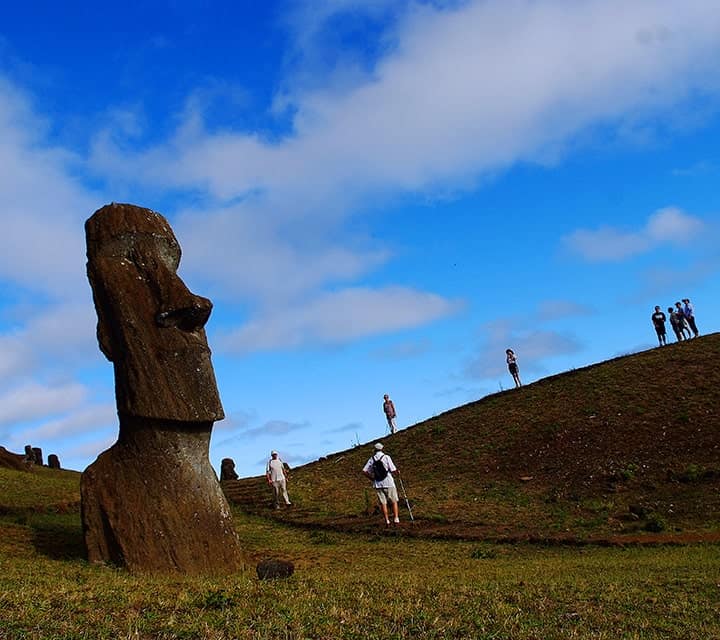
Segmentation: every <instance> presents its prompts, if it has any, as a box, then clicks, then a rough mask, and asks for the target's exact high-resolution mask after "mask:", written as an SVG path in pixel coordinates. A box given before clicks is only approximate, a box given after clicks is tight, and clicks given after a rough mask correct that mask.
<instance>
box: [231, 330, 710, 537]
mask: <svg viewBox="0 0 720 640" xmlns="http://www.w3.org/2000/svg"><path fill="white" fill-rule="evenodd" d="M718 361H720V334H713V335H709V336H704V337H701V338H698V339H695V340H691V341H688V342H686V343H680V344H672V345H668V346H667V347H663V348H656V349H652V350H649V351H645V352H642V353H638V354H634V355H630V356H625V357H620V358H616V359H614V360H610V361H607V362H603V363H600V364H597V365H592V366H590V367H586V368H583V369H579V370H574V371H569V372H566V373H562V374H559V375H555V376H552V377H549V378H545V379H543V380H540V381H538V382H536V383H534V384H531V385H528V386H525V387H522V388H521V389H513V390H509V391H505V392H502V393H497V394H494V395H492V396H488V397H486V398H483V399H481V400H479V401H477V402H472V403H470V404H467V405H464V406H461V407H459V408H457V409H454V410H452V411H448V412H446V413H443V414H441V415H439V416H436V417H433V418H431V419H429V420H426V421H424V422H421V423H419V424H417V425H414V426H412V427H410V428H407V429H404V430H402V431H401V432H399V433H397V434H396V435H393V436H387V437H386V438H384V439H383V442H384V444H385V450H386V452H387V453H389V454H390V455H392V457H393V459H394V460H395V462H396V464H397V466H398V467H399V469H400V471H401V473H402V476H401V477H402V479H403V482H404V486H405V488H406V490H407V493H408V496H409V498H410V502H411V505H412V508H413V512H414V516H415V522H414V523H413V524H411V523H409V522H408V514H407V510H406V509H403V512H404V513H403V514H402V515H403V520H404V523H403V524H402V525H401V529H402V531H403V533H408V534H413V535H431V536H450V537H462V538H480V539H533V538H534V539H568V540H605V541H631V540H656V539H686V540H690V539H716V538H720V371H718V367H717V363H718ZM371 453H372V443H368V444H367V445H362V446H360V447H356V448H353V449H349V450H347V451H342V452H339V453H337V454H334V455H331V456H328V457H327V458H326V459H323V460H320V461H318V462H314V463H311V464H308V465H304V466H302V467H298V468H297V469H295V470H293V474H292V478H291V482H290V484H289V489H290V492H291V496H292V499H293V500H294V503H295V506H294V507H293V508H292V509H289V510H282V511H280V512H272V511H271V510H270V509H269V497H270V496H269V489H268V487H267V486H266V485H265V482H264V478H262V477H255V478H245V479H241V480H238V481H235V482H229V483H224V488H225V491H226V494H227V495H228V497H229V499H230V500H231V501H232V502H234V503H235V504H237V505H239V506H240V507H241V508H243V509H244V510H246V511H249V512H252V513H260V514H265V515H268V516H269V517H277V518H280V519H283V520H286V521H288V522H293V523H296V524H298V525H305V526H318V527H327V528H337V529H345V530H372V529H377V528H378V524H379V522H380V519H379V518H378V517H377V516H374V515H373V512H374V510H375V497H374V493H373V492H372V491H371V490H370V487H369V483H368V481H367V479H365V478H364V476H362V475H361V473H360V470H361V468H362V466H363V464H364V463H365V461H366V460H367V458H368V457H369V455H371ZM403 507H404V505H403Z"/></svg>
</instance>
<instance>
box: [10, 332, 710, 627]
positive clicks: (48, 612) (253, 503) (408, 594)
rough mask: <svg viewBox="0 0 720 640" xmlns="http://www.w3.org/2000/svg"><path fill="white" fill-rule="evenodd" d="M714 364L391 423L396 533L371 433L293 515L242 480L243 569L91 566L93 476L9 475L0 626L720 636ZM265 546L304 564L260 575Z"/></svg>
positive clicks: (615, 374)
mask: <svg viewBox="0 0 720 640" xmlns="http://www.w3.org/2000/svg"><path fill="white" fill-rule="evenodd" d="M718 357H720V336H718V335H713V336H706V337H703V338H700V339H698V340H693V341H689V342H688V344H680V345H677V346H675V345H671V346H668V347H665V348H663V349H653V350H651V351H648V352H644V353H642V354H637V355H633V356H630V357H628V358H621V359H618V360H615V361H610V362H607V363H601V364H599V365H597V366H593V367H588V368H586V369H580V370H576V371H572V372H568V373H566V374H563V375H560V376H553V377H552V378H548V379H545V380H541V381H539V382H538V383H536V384H533V385H528V386H527V387H523V388H522V389H519V390H515V389H513V390H511V391H508V392H506V393H501V394H496V395H494V396H491V397H488V398H486V399H483V400H481V401H478V402H475V403H471V404H469V405H465V406H464V407H459V408H458V409H455V410H453V411H449V412H447V413H445V414H442V415H439V416H437V417H435V418H433V419H431V420H428V421H426V422H424V423H421V424H418V425H415V426H414V427H412V428H408V429H405V430H402V431H401V432H400V433H398V434H396V435H394V436H391V437H388V438H386V439H385V442H386V446H387V450H388V452H389V453H391V455H393V458H394V459H395V461H396V462H397V463H398V466H399V468H400V469H401V472H402V474H403V476H402V477H403V479H404V482H405V484H406V486H407V491H408V494H409V495H410V499H411V501H412V503H413V510H414V511H415V514H416V522H415V524H411V523H410V522H408V521H407V515H406V514H407V512H406V510H405V508H404V505H402V506H403V509H402V519H403V523H402V525H401V527H400V528H398V529H390V530H386V529H384V528H382V527H380V520H379V518H378V517H377V515H372V514H371V511H372V508H373V507H374V504H375V498H374V495H373V493H372V491H371V490H370V489H369V487H368V484H367V482H366V481H365V480H364V479H363V478H362V477H361V475H360V473H359V470H360V468H361V467H362V465H363V463H364V462H365V460H366V459H367V457H368V455H369V453H370V451H369V447H356V448H353V449H351V450H348V451H345V452H340V453H337V454H334V455H332V456H328V458H327V460H323V461H322V462H319V463H317V464H315V465H306V466H305V467H301V468H299V469H296V470H293V474H292V477H291V482H290V485H289V489H290V493H291V496H292V499H293V502H294V503H295V506H294V507H293V509H288V510H281V511H279V512H275V511H274V510H272V509H269V508H268V497H269V496H268V494H267V486H266V484H265V483H264V482H262V479H260V481H259V482H258V481H256V480H257V479H245V480H242V481H240V482H238V483H237V484H236V486H235V488H236V489H238V490H239V489H242V490H246V492H245V493H242V492H241V493H239V494H238V495H241V496H242V495H244V496H245V498H244V501H245V502H244V503H243V502H242V501H240V502H239V503H240V504H242V508H241V507H240V506H237V507H235V508H234V513H235V524H236V529H237V531H238V534H239V536H240V539H241V540H242V545H243V548H244V549H245V552H246V557H247V566H246V568H245V569H244V570H242V571H239V572H237V573H236V574H235V575H232V576H223V577H213V576H205V577H190V576H174V577H162V576H135V575H130V574H128V573H127V572H125V571H122V570H118V569H114V568H109V567H101V566H92V565H89V564H88V563H87V562H85V561H84V559H83V558H84V550H83V544H82V532H81V527H80V512H79V509H80V507H79V474H77V473H74V472H67V471H53V470H49V469H35V470H34V471H33V472H32V473H24V472H20V471H9V470H4V469H0V640H23V639H28V640H30V639H33V640H35V639H38V640H40V639H43V640H45V639H47V640H61V639H62V640H69V639H81V638H83V639H84V638H87V639H90V638H92V639H95V638H108V639H110V638H112V639H116V638H120V639H128V640H150V639H153V640H155V639H160V640H175V639H198V640H200V639H208V640H221V639H222V640H230V639H248V640H256V639H263V638H273V639H293V640H294V639H297V640H304V639H328V640H329V639H332V640H335V639H342V638H348V639H355V638H357V639H358V640H360V639H362V640H372V639H376V638H377V639H380V638H392V639H405V638H407V639H410V638H431V639H432V638H448V639H455V638H462V639H465V638H467V639H488V640H489V639H495V640H497V639H507V640H555V639H557V640H560V639H562V640H565V639H582V640H585V639H593V640H631V639H633V640H634V639H637V640H667V639H678V640H680V639H682V640H720V604H719V603H720V546H719V545H718V544H717V543H715V544H714V543H711V542H709V541H712V540H715V541H717V540H718V539H720V536H719V535H718V534H719V533H720V464H719V463H718V458H717V443H718V435H717V434H718V433H720V417H719V416H720V413H718V409H717V407H718V406H720V373H719V372H718V369H717V367H715V366H714V363H715V362H717V359H718ZM678 370H682V371H683V389H682V395H678V393H676V392H675V391H674V390H673V388H672V387H670V386H667V385H672V384H674V380H675V379H676V372H677V371H678ZM438 461H441V462H447V461H450V465H449V467H448V466H447V465H443V464H441V463H439V462H438ZM339 479H343V481H339ZM251 511H254V512H255V513H256V515H251V514H250V512H251ZM257 514H261V515H257ZM128 517H132V514H128ZM284 520H286V522H285V521H284ZM526 539H533V540H546V541H547V540H553V541H554V542H555V544H553V545H550V546H545V545H542V544H529V543H517V544H509V543H508V542H507V541H508V540H526ZM699 539H702V540H705V541H706V543H705V544H694V543H693V541H694V540H699ZM492 540H505V543H493V542H492ZM588 540H602V541H603V543H604V544H608V543H614V544H615V545H616V546H610V547H608V546H604V544H603V546H595V545H592V544H585V543H587V541H588ZM663 540H665V541H668V540H672V541H673V542H674V543H682V544H675V545H673V546H668V545H666V546H640V545H639V544H638V543H640V542H643V543H647V542H652V543H653V544H655V543H657V542H658V541H663ZM560 543H562V544H560ZM621 545H624V546H621ZM271 556H274V557H279V558H282V559H285V560H291V561H292V562H293V563H294V564H295V567H296V571H295V575H294V576H293V577H291V578H290V579H287V580H280V581H270V582H264V581H260V580H258V579H257V577H256V575H255V572H254V567H255V564H256V563H257V562H258V561H259V560H260V559H263V558H267V557H271Z"/></svg>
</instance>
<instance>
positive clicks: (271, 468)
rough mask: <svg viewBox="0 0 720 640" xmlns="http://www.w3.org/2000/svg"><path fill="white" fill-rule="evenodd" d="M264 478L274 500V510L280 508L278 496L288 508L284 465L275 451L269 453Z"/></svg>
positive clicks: (289, 503) (288, 500)
mask: <svg viewBox="0 0 720 640" xmlns="http://www.w3.org/2000/svg"><path fill="white" fill-rule="evenodd" d="M265 477H266V478H267V481H268V484H269V485H270V486H271V487H272V489H273V498H274V500H275V508H276V509H279V508H280V496H281V495H282V497H283V500H284V501H285V504H286V505H287V506H290V505H291V504H292V502H290V497H289V496H288V492H287V472H286V471H285V463H284V462H283V461H282V460H280V458H279V457H278V452H277V451H272V452H270V460H268V463H267V469H266V470H265Z"/></svg>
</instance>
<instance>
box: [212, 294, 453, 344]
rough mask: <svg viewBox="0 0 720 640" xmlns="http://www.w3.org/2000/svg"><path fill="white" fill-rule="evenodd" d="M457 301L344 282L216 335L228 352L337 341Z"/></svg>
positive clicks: (406, 322) (409, 321)
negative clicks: (337, 288) (335, 289)
mask: <svg viewBox="0 0 720 640" xmlns="http://www.w3.org/2000/svg"><path fill="white" fill-rule="evenodd" d="M459 306H460V303H458V302H452V301H448V300H446V299H445V298H442V297H441V296H437V295H434V294H430V293H423V292H420V291H415V290H413V289H408V288H403V287H386V288H383V289H367V288H348V289H344V290H341V291H338V292H333V293H324V294H321V295H319V296H317V297H316V298H314V299H312V300H307V301H304V302H303V304H302V306H299V307H290V308H283V309H272V310H271V311H270V312H269V313H267V314H266V315H261V316H260V317H257V318H255V319H252V320H250V321H249V322H248V323H247V324H245V325H244V326H242V327H240V329H238V330H237V331H234V332H232V333H230V334H226V335H224V336H220V337H219V338H218V340H217V343H216V344H217V347H218V348H219V349H221V350H224V351H228V352H243V351H258V350H265V349H278V348H292V347H299V346H302V345H304V344H308V343H309V344H338V343H343V342H348V341H350V340H354V339H358V338H363V337H366V336H370V335H374V334H378V333H384V332H388V331H397V330H400V329H408V328H412V327H417V326H419V325H421V324H425V323H428V322H431V321H432V320H437V319H439V318H442V317H444V316H447V315H449V314H451V313H453V312H454V311H456V310H457V309H458V308H459Z"/></svg>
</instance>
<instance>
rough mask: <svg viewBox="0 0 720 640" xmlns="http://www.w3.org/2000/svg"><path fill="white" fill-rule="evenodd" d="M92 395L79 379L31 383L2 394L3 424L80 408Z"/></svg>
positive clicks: (0, 414) (0, 413)
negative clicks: (60, 382)
mask: <svg viewBox="0 0 720 640" xmlns="http://www.w3.org/2000/svg"><path fill="white" fill-rule="evenodd" d="M87 396H88V391H87V389H86V388H85V387H84V386H83V385H81V384H79V383H74V382H73V383H68V384H61V385H54V386H52V387H47V386H42V385H40V384H37V383H29V384H25V385H22V386H20V387H15V388H13V389H10V390H7V391H5V392H4V393H3V394H2V395H1V396H0V425H7V424H11V423H20V422H29V421H32V420H36V419H38V418H44V417H46V416H48V415H51V414H59V413H64V412H66V411H69V410H71V409H74V408H76V407H77V406H78V405H80V404H81V403H82V402H83V401H84V400H85V399H86V398H87Z"/></svg>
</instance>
